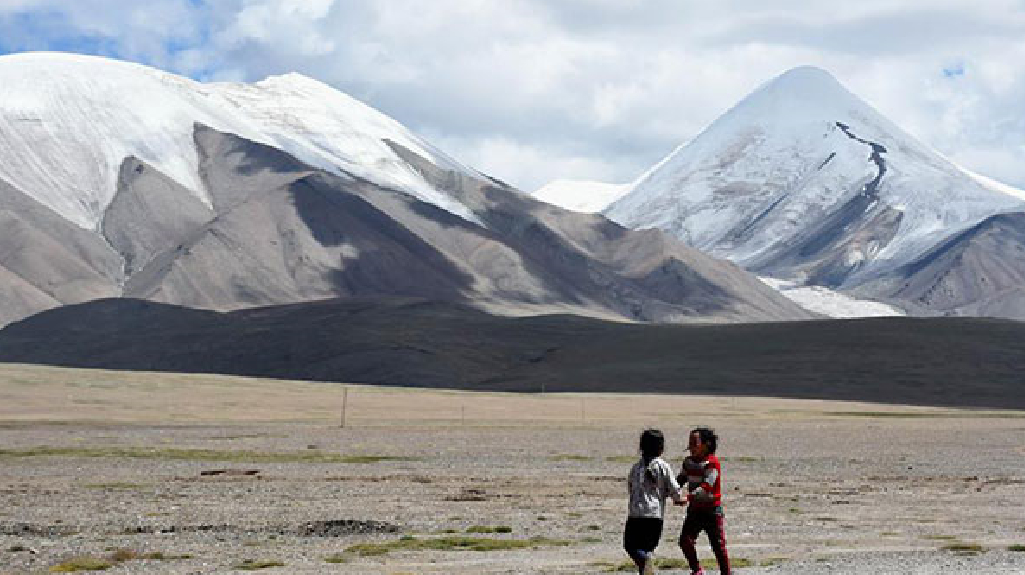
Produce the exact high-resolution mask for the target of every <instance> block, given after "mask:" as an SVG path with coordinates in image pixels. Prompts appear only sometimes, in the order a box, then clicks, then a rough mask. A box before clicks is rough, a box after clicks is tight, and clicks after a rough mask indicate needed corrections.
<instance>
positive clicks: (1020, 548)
mask: <svg viewBox="0 0 1025 575" xmlns="http://www.w3.org/2000/svg"><path fill="white" fill-rule="evenodd" d="M1007 550H1008V551H1025V545H1022V544H1020V543H1015V544H1014V545H1008V546H1007Z"/></svg>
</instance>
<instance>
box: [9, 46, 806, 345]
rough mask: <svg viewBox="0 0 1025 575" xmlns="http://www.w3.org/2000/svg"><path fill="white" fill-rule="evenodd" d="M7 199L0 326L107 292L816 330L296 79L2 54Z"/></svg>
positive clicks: (741, 278) (763, 294)
mask: <svg viewBox="0 0 1025 575" xmlns="http://www.w3.org/2000/svg"><path fill="white" fill-rule="evenodd" d="M0 202H2V204H0V205H2V206H3V209H0V325H2V324H4V323H7V322H10V321H13V320H16V319H19V318H21V317H24V316H25V315H28V314H30V313H34V312H36V311H40V310H42V309H46V308H48V307H54V306H57V305H61V304H67V303H76V302H81V301H86V300H89V299H95V298H99V297H111V296H128V297H138V298H145V299H151V300H156V301H161V302H166V303H173V304H180V305H185V306H189V307H199V308H207V309H218V310H225V309H236V308H240V307H248V306H258V305H266V304H274V303H290V302H300V301H309V300H315V299H325V298H332V297H347V296H416V297H426V298H429V299H437V300H447V301H458V302H465V303H470V304H473V305H476V306H478V307H481V308H484V309H487V310H491V311H496V312H501V313H507V314H514V315H522V314H532V313H552V312H570V313H580V314H586V315H593V316H600V317H612V318H617V319H624V318H626V319H631V320H641V321H647V320H654V321H693V320H701V321H742V320H770V319H799V318H806V317H810V314H808V313H807V312H805V311H804V310H802V309H801V308H800V307H798V306H796V305H794V304H793V303H792V302H790V301H789V300H786V299H785V298H782V297H780V296H779V295H778V294H776V293H775V292H774V291H773V290H771V289H770V288H768V287H766V286H764V285H763V284H762V283H761V282H759V281H758V280H757V278H755V277H754V276H752V275H751V274H749V273H747V272H745V271H743V270H741V269H740V268H738V267H736V266H735V265H733V264H731V263H729V262H725V261H719V260H715V259H713V258H710V257H707V256H705V255H704V254H701V253H700V252H698V251H696V250H694V249H692V248H690V247H688V246H686V245H684V244H683V243H681V242H678V241H675V240H672V239H670V238H668V237H666V236H664V235H663V234H661V233H657V232H633V231H630V230H627V229H624V228H622V227H621V226H619V225H617V224H614V223H612V222H610V221H609V220H607V219H605V218H604V217H601V216H596V215H589V214H579V213H575V212H570V211H566V210H563V209H561V208H558V207H555V206H551V205H548V204H544V203H542V202H538V201H536V200H534V199H532V198H530V197H529V196H527V195H525V194H523V193H521V192H519V191H517V190H514V189H512V188H510V187H508V186H505V185H504V184H502V183H500V182H498V181H496V180H493V179H491V178H488V177H487V176H484V175H482V174H480V173H478V172H476V171H474V170H472V169H470V168H467V167H465V166H462V165H461V164H459V163H458V162H457V161H455V160H453V159H451V158H449V157H448V156H446V155H445V154H443V153H442V152H440V151H439V150H437V149H435V148H434V147H433V146H431V145H430V144H429V143H427V142H425V141H423V140H422V139H420V138H419V137H417V136H415V135H414V134H412V133H411V132H410V131H409V130H407V129H406V128H404V127H403V126H402V125H400V124H399V123H398V122H396V121H394V120H392V119H390V118H388V117H387V116H385V115H383V114H381V113H380V112H377V111H375V110H373V109H371V108H369V107H368V106H366V105H364V104H362V103H360V102H358V101H356V100H354V99H352V98H350V97H349V96H346V95H345V94H342V93H341V92H338V91H336V90H334V89H333V88H330V87H329V86H327V85H325V84H322V83H320V82H317V81H315V80H312V79H309V78H305V77H303V76H299V75H296V74H289V75H285V76H278V77H272V78H268V79H266V80H263V81H261V82H257V83H255V84H238V83H214V84H204V83H199V82H194V81H192V80H188V79H185V78H181V77H177V76H174V75H172V74H168V73H165V72H162V71H159V70H155V69H152V68H148V67H145V66H141V65H136V64H129V63H125V62H118V61H113V60H107V59H103V58H95V57H86V56H77V55H68V54H51V53H32V54H19V55H10V56H2V57H0Z"/></svg>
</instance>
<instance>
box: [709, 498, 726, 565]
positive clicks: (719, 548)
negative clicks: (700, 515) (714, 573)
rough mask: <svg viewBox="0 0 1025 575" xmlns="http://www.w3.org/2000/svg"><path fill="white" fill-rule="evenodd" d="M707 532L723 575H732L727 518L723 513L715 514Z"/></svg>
mask: <svg viewBox="0 0 1025 575" xmlns="http://www.w3.org/2000/svg"><path fill="white" fill-rule="evenodd" d="M705 532H706V533H708V543H709V545H711V546H712V553H714V554H715V560H716V561H717V562H718V563H719V573H720V574H721V575H729V574H730V557H729V555H728V554H727V553H726V518H725V517H724V516H723V514H722V512H721V511H717V512H716V513H713V514H712V516H711V517H710V518H709V521H708V522H707V524H706V525H705Z"/></svg>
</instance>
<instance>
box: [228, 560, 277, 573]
mask: <svg viewBox="0 0 1025 575" xmlns="http://www.w3.org/2000/svg"><path fill="white" fill-rule="evenodd" d="M284 566H285V564H284V563H282V562H281V561H274V560H254V559H246V560H245V561H243V562H241V563H239V564H238V565H235V569H240V570H242V571H257V570H260V569H270V568H272V567H284Z"/></svg>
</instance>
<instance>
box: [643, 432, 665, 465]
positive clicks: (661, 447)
mask: <svg viewBox="0 0 1025 575" xmlns="http://www.w3.org/2000/svg"><path fill="white" fill-rule="evenodd" d="M665 449H666V438H665V437H663V435H662V432H661V431H659V430H657V429H645V430H644V432H643V433H641V457H643V458H644V460H645V461H651V460H652V459H655V458H656V457H658V456H659V455H662V452H663V451H665Z"/></svg>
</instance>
